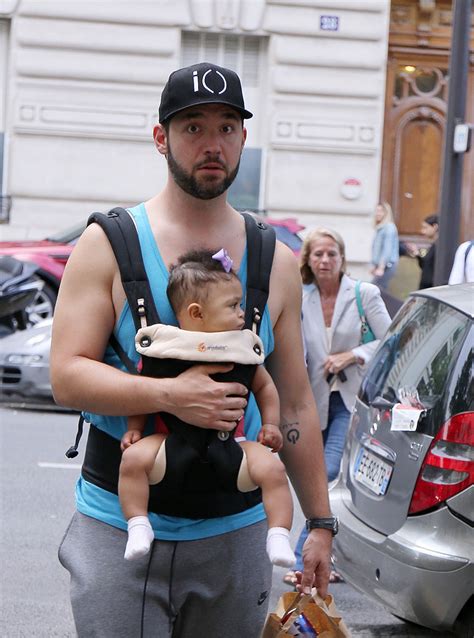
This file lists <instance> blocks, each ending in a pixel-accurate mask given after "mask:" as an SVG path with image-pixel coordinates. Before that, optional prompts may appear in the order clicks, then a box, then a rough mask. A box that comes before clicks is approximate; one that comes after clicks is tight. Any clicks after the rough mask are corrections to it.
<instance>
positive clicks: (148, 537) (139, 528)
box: [124, 516, 155, 560]
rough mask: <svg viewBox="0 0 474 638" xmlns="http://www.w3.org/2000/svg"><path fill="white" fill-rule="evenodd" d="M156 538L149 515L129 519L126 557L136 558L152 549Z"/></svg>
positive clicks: (127, 558)
mask: <svg viewBox="0 0 474 638" xmlns="http://www.w3.org/2000/svg"><path fill="white" fill-rule="evenodd" d="M154 538H155V536H154V534H153V529H152V527H151V525H150V521H149V520H148V517H147V516H134V517H133V518H130V519H129V520H128V540H127V546H126V548H125V555H124V558H125V559H126V560H134V559H135V558H140V556H145V554H148V552H149V551H150V547H151V544H152V542H153V539H154Z"/></svg>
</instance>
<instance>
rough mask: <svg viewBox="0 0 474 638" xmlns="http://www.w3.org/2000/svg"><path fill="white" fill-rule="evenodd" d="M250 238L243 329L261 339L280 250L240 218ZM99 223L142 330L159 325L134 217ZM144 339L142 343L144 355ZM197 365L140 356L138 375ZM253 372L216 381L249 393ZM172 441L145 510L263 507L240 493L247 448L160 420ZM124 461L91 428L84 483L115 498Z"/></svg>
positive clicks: (219, 512) (198, 513)
mask: <svg viewBox="0 0 474 638" xmlns="http://www.w3.org/2000/svg"><path fill="white" fill-rule="evenodd" d="M243 215H244V219H245V228H246V235H247V288H246V294H245V328H248V329H253V330H254V332H256V333H257V334H258V332H259V330H260V324H261V320H262V317H263V312H264V309H265V305H266V302H267V298H268V292H269V279H270V272H271V267H272V262H273V254H274V249H275V233H274V230H273V229H272V228H271V227H270V226H268V225H267V224H264V223H263V222H257V221H256V220H255V219H254V218H253V217H252V216H251V215H250V214H248V213H243ZM91 223H98V224H99V225H100V226H101V227H102V229H103V230H104V232H105V233H106V235H107V237H108V239H109V241H110V244H111V246H112V249H113V251H114V254H115V258H116V260H117V264H118V266H119V270H120V275H121V279H122V284H123V288H124V290H125V294H126V296H127V300H128V303H129V306H130V310H131V314H132V317H133V320H134V324H135V328H136V330H137V331H139V330H140V329H142V332H143V328H145V327H146V326H151V325H152V324H159V323H160V319H159V316H158V312H157V309H156V307H155V303H154V300H153V296H152V293H151V289H150V284H149V281H148V277H147V274H146V271H145V267H144V264H143V259H142V254H141V249H140V242H139V239H138V235H137V231H136V227H135V223H134V221H133V218H132V216H131V215H130V214H129V213H128V212H127V211H126V210H124V209H123V208H114V209H113V210H111V211H110V212H109V213H107V214H106V215H104V214H102V213H93V214H92V215H91V216H90V217H89V220H88V224H91ZM146 339H147V337H144V339H142V341H141V342H140V344H141V346H143V347H144V349H145V350H146V347H147V345H149V344H148V343H147V342H146ZM109 343H110V345H111V346H112V348H113V349H114V350H115V352H116V353H117V355H118V357H119V358H120V360H121V361H122V363H123V364H124V366H125V367H126V368H127V370H128V371H129V372H130V373H132V374H138V371H137V369H136V367H135V365H134V363H133V362H132V361H131V360H130V359H129V358H128V356H127V354H126V353H125V351H124V350H123V348H122V347H121V345H120V343H119V342H118V340H117V339H116V337H115V335H113V334H112V335H111V337H110V340H109ZM191 365H194V362H185V361H175V360H169V359H155V358H151V357H148V356H146V355H144V354H142V369H141V371H140V373H142V374H145V375H147V376H155V377H174V376H177V375H178V374H180V373H181V372H183V371H184V370H186V369H187V368H189V367H190V366H191ZM254 371H255V366H252V365H241V364H236V365H234V368H233V370H231V371H230V372H229V373H223V374H219V375H212V378H213V379H215V380H218V381H234V380H238V381H239V382H240V383H243V384H244V385H246V387H249V386H250V383H251V380H252V378H253V374H254ZM160 416H162V417H163V420H164V421H165V423H166V426H167V427H168V430H169V432H170V434H169V435H168V436H167V439H166V453H167V462H166V473H165V476H164V478H163V480H162V481H161V482H160V483H158V484H157V485H151V486H150V498H149V504H148V509H149V510H150V511H152V512H156V513H159V514H166V515H170V516H180V517H186V518H214V517H218V516H227V515H230V514H236V513H238V512H241V511H243V510H245V509H248V508H250V507H253V506H254V505H256V504H258V503H259V502H261V490H260V489H255V490H253V491H251V492H240V491H239V490H238V489H237V486H236V480H235V477H236V475H237V473H238V469H239V467H240V463H241V460H242V455H243V453H242V448H241V447H240V446H239V445H238V443H236V442H235V440H234V438H233V436H232V433H228V432H221V431H217V430H210V429H203V428H199V427H195V426H192V425H189V424H187V423H184V422H183V421H181V420H180V419H178V418H177V417H175V416H174V415H171V414H164V413H160ZM82 427H83V417H82V416H81V417H80V420H79V426H78V434H77V437H76V442H75V445H74V446H72V447H71V448H70V449H69V450H68V451H67V452H66V456H68V458H72V457H74V456H76V455H77V445H78V443H79V439H80V436H81V433H82ZM120 461H121V451H120V441H118V440H117V439H115V438H114V437H112V436H110V435H109V434H107V433H106V432H104V431H103V430H100V429H99V428H97V427H95V426H94V425H93V424H91V426H90V430H89V436H88V441H87V447H86V452H85V458H84V463H83V466H82V476H83V478H84V479H85V480H86V481H88V482H90V483H93V484H95V485H97V486H99V487H101V488H102V489H105V490H107V491H110V492H113V493H117V484H118V474H119V466H120Z"/></svg>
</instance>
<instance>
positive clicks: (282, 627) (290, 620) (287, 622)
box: [262, 589, 351, 638]
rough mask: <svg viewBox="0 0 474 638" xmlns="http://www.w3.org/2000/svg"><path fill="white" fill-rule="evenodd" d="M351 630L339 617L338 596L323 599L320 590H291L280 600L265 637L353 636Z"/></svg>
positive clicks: (263, 634)
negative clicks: (301, 591)
mask: <svg viewBox="0 0 474 638" xmlns="http://www.w3.org/2000/svg"><path fill="white" fill-rule="evenodd" d="M350 635H351V634H350V632H349V630H348V628H347V626H346V624H345V623H344V621H343V620H342V618H341V617H340V616H339V614H338V612H337V609H336V605H335V604H334V599H333V597H332V596H331V595H329V594H328V596H326V598H325V599H324V600H323V599H322V598H321V597H320V596H318V594H317V592H316V590H315V589H314V590H313V593H312V595H311V596H310V595H308V594H298V593H295V592H287V593H285V594H283V596H282V597H281V598H280V600H279V601H278V605H277V609H276V611H275V612H274V613H272V614H270V615H269V616H268V618H267V621H266V623H265V627H264V628H263V633H262V638H284V636H294V637H296V636H301V637H302V638H303V637H304V638H311V637H312V636H315V637H316V636H317V637H318V638H350Z"/></svg>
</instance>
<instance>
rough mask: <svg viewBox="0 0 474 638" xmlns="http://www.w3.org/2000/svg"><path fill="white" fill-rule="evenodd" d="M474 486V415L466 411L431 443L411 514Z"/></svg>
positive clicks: (454, 419) (442, 430)
mask: <svg viewBox="0 0 474 638" xmlns="http://www.w3.org/2000/svg"><path fill="white" fill-rule="evenodd" d="M473 483H474V412H464V413H463V414H456V415H455V416H453V417H452V418H451V419H449V421H447V422H446V423H445V424H444V425H443V427H442V428H441V429H440V431H439V432H438V434H437V436H436V437H435V439H434V440H433V442H432V443H431V445H430V449H429V450H428V453H427V455H426V457H425V460H424V461H423V465H422V467H421V470H420V473H419V475H418V480H417V481H416V485H415V490H414V492H413V497H412V499H411V503H410V509H409V510H408V513H409V514H416V513H418V512H422V511H424V510H427V509H430V508H431V507H435V506H436V505H438V504H439V503H443V502H444V501H446V499H448V498H451V496H454V495H455V494H458V493H459V492H462V491H463V490H465V489H466V488H467V487H469V486H470V485H472V484H473Z"/></svg>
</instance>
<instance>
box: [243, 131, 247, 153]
mask: <svg viewBox="0 0 474 638" xmlns="http://www.w3.org/2000/svg"><path fill="white" fill-rule="evenodd" d="M246 140H247V129H246V128H245V126H244V127H243V128H242V148H244V145H245V141H246Z"/></svg>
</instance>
